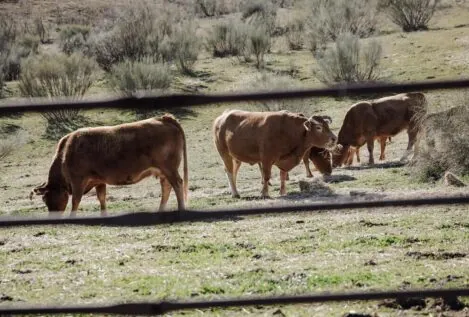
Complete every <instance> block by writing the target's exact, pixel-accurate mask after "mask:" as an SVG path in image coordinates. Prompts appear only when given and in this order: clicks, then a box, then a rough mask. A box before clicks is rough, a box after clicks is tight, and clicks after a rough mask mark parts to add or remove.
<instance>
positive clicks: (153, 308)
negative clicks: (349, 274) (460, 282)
mask: <svg viewBox="0 0 469 317" xmlns="http://www.w3.org/2000/svg"><path fill="white" fill-rule="evenodd" d="M458 296H469V289H440V290H413V291H396V292H393V291H389V292H366V293H364V292H361V293H337V294H331V293H325V294H317V295H299V296H278V297H263V298H238V299H222V300H200V301H160V302H153V303H152V302H147V303H128V304H117V305H99V306H91V305H89V306H68V307H63V306H62V307H61V306H47V307H18V308H14V307H11V308H2V307H0V316H3V315H24V314H28V315H31V314H38V315H42V314H117V315H162V314H166V313H169V312H173V311H177V310H187V309H209V308H228V307H240V306H271V305H276V306H278V305H288V304H312V303H326V302H337V301H358V300H380V299H396V300H397V301H399V300H405V299H408V298H419V299H420V298H422V299H423V298H442V299H443V300H444V301H445V302H446V303H448V304H449V305H451V304H452V303H454V302H455V301H457V297H458Z"/></svg>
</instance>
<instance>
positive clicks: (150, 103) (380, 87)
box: [0, 79, 469, 113]
mask: <svg viewBox="0 0 469 317" xmlns="http://www.w3.org/2000/svg"><path fill="white" fill-rule="evenodd" d="M467 87H469V79H460V80H447V81H425V82H417V83H406V84H393V83H390V84H351V85H340V86H337V87H333V88H318V89H304V90H288V91H273V92H252V93H230V94H212V95H208V94H207V95H204V94H173V95H165V96H152V95H143V96H133V97H127V98H110V99H102V100H79V101H77V100H70V99H55V100H54V101H50V100H48V99H41V98H37V99H27V100H23V101H20V102H16V103H13V102H12V103H6V104H0V112H3V113H11V112H23V111H51V110H56V109H63V108H68V109H73V108H80V109H94V108H142V109H145V108H147V109H148V108H150V109H155V110H157V109H170V108H172V107H188V106H200V105H207V104H214V103H227V102H231V103H235V102H243V101H261V100H274V99H299V98H308V97H345V96H356V95H366V94H377V93H400V92H411V91H427V90H436V89H456V88H467Z"/></svg>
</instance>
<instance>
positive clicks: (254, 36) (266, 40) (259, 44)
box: [249, 26, 271, 68]
mask: <svg viewBox="0 0 469 317" xmlns="http://www.w3.org/2000/svg"><path fill="white" fill-rule="evenodd" d="M249 43H250V48H251V52H252V54H253V55H254V57H255V58H256V67H257V68H262V67H264V56H265V54H266V53H267V52H268V51H269V50H270V45H271V38H270V35H269V33H268V32H267V30H266V29H265V28H263V27H262V26H258V27H253V28H251V30H250V32H249Z"/></svg>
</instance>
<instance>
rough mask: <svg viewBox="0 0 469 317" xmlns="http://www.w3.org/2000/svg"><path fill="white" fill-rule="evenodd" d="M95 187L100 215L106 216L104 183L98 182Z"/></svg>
mask: <svg viewBox="0 0 469 317" xmlns="http://www.w3.org/2000/svg"><path fill="white" fill-rule="evenodd" d="M95 188H96V196H97V197H98V200H99V205H100V206H101V216H107V212H106V184H99V185H98V186H96V187H95Z"/></svg>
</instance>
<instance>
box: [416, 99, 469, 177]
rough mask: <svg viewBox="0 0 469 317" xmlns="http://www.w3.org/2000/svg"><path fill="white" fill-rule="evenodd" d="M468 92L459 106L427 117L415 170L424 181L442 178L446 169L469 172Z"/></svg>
mask: <svg viewBox="0 0 469 317" xmlns="http://www.w3.org/2000/svg"><path fill="white" fill-rule="evenodd" d="M468 96H469V93H468V92H467V91H466V92H465V93H463V94H459V96H458V101H459V102H456V103H454V104H453V105H454V106H455V107H452V108H450V109H449V110H444V111H440V112H436V113H432V114H430V115H428V116H427V117H426V119H425V120H424V123H423V126H424V130H423V131H424V133H423V134H422V140H420V144H419V151H418V154H417V156H416V158H415V162H414V163H413V167H412V170H413V172H414V173H415V175H416V176H417V177H418V178H419V179H420V180H422V181H424V182H435V181H437V180H440V179H441V177H442V176H443V175H444V173H445V172H446V171H450V172H453V173H455V174H457V175H463V176H465V175H469V155H468V153H469V142H468V140H467V137H466V136H467V135H468V133H469V125H468V123H469V108H468V107H467V97H468Z"/></svg>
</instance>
